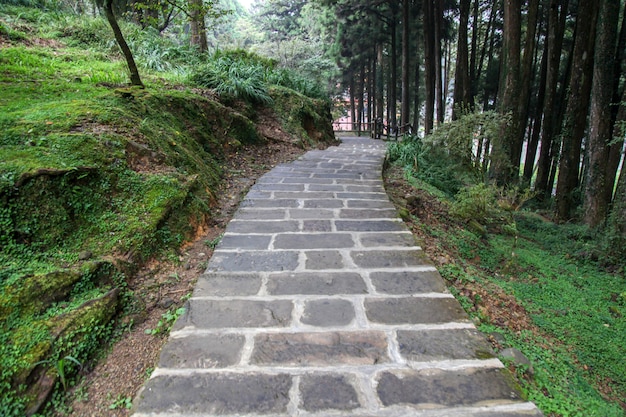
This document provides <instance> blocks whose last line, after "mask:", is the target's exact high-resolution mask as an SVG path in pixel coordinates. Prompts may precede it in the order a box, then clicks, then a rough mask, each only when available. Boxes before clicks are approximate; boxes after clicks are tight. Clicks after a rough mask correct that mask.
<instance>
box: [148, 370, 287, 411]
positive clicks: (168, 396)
mask: <svg viewBox="0 0 626 417" xmlns="http://www.w3.org/2000/svg"><path fill="white" fill-rule="evenodd" d="M291 384H292V378H291V377H290V376H289V375H286V374H280V375H262V374H261V375H258V374H246V375H242V374H232V375H202V374H195V375H189V376H169V377H165V376H160V377H156V378H152V379H150V380H149V381H148V382H147V383H146V385H145V387H144V389H143V391H142V392H141V393H140V400H141V401H139V404H138V406H137V408H136V411H138V412H142V413H153V412H160V413H168V412H169V413H174V414H175V413H180V412H181V411H182V410H185V412H187V413H201V414H202V415H210V414H213V415H220V414H244V413H259V414H272V413H282V412H286V411H287V405H288V404H289V390H290V389H291Z"/></svg>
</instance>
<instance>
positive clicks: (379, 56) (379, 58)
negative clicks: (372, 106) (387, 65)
mask: <svg viewBox="0 0 626 417" xmlns="http://www.w3.org/2000/svg"><path fill="white" fill-rule="evenodd" d="M376 64H377V65H376V66H377V70H376V117H377V118H380V119H383V118H384V117H385V100H384V94H385V93H384V87H385V77H384V75H383V74H384V72H383V44H382V43H379V44H377V45H376Z"/></svg>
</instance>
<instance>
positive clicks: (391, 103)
mask: <svg viewBox="0 0 626 417" xmlns="http://www.w3.org/2000/svg"><path fill="white" fill-rule="evenodd" d="M0 83H1V84H0V88H1V89H2V92H1V93H0V228H1V229H0V304H1V305H0V357H1V358H2V360H1V361H0V397H1V398H0V414H2V415H7V416H8V415H15V416H19V415H24V414H28V415H44V416H52V415H55V416H62V415H73V414H72V410H71V407H72V406H70V405H68V404H71V403H72V402H73V404H74V407H76V406H77V404H80V403H87V402H90V401H94V402H98V401H99V402H98V406H99V407H101V406H102V404H101V402H103V401H104V402H108V404H107V405H106V406H105V407H104V408H107V407H108V408H109V409H110V410H109V411H108V412H109V413H111V414H109V415H111V416H113V415H115V416H118V415H127V413H128V411H127V410H126V408H127V407H128V408H130V406H131V405H132V404H131V403H132V401H131V400H132V396H133V395H134V394H135V392H136V391H132V392H131V391H128V390H125V391H122V390H121V388H120V392H113V393H107V395H109V394H112V395H113V397H111V398H109V397H106V398H97V399H93V400H92V399H90V400H85V398H86V397H87V395H86V394H85V392H87V391H88V389H89V387H87V386H86V385H85V382H84V381H85V379H84V378H87V377H86V375H87V374H88V373H89V371H90V370H92V369H93V368H94V367H95V366H96V365H95V363H97V362H98V361H99V360H104V359H103V356H105V355H104V354H103V352H102V346H103V340H112V341H119V340H121V339H124V338H127V337H135V338H137V339H139V337H137V336H133V332H135V331H136V329H141V326H142V324H140V323H139V318H141V320H142V321H143V320H146V319H145V317H144V315H145V312H146V310H149V309H148V308H146V305H150V304H151V302H150V301H149V300H151V299H152V298H154V297H153V296H154V293H155V292H158V293H159V295H160V293H161V291H162V290H163V288H165V285H166V284H164V283H160V282H156V283H154V282H152V281H150V282H149V283H150V285H152V286H151V287H149V289H146V293H145V294H144V293H143V292H142V291H143V290H141V291H140V289H138V288H136V287H134V285H135V282H134V281H133V277H135V276H137V275H138V270H139V269H140V268H142V267H143V266H145V265H148V264H150V263H151V262H152V261H154V260H155V259H158V260H159V261H162V262H164V263H165V262H171V263H172V264H176V263H177V262H180V259H182V257H181V256H180V254H181V251H180V248H181V247H182V246H183V245H185V244H187V242H189V241H191V240H193V238H194V237H197V236H198V230H201V229H202V228H203V227H204V226H203V225H205V224H206V223H207V222H210V219H211V218H212V216H214V214H215V207H213V205H214V204H215V202H216V201H217V200H218V199H219V196H218V195H217V193H219V192H221V191H220V188H219V185H220V183H224V182H227V179H228V178H229V175H230V173H229V171H228V169H227V168H225V167H226V166H227V161H228V160H229V158H231V157H233V156H235V157H240V158H243V157H242V156H241V155H244V154H245V149H248V148H253V147H261V148H263V147H265V148H269V147H270V146H269V143H274V142H275V141H276V137H278V136H281V138H282V137H294V138H297V139H294V143H295V144H296V145H297V147H298V148H299V149H301V150H303V149H305V148H307V147H317V146H322V145H321V144H323V146H326V145H327V144H328V143H331V142H332V141H333V139H332V131H331V132H329V131H328V129H326V128H327V127H328V128H330V120H326V119H328V118H329V117H327V113H328V109H329V108H330V106H331V104H332V106H333V107H332V118H333V119H340V118H342V120H348V121H349V124H350V126H349V129H350V130H352V131H356V132H360V133H362V134H364V135H369V134H370V133H372V134H374V133H375V132H373V131H374V130H376V129H377V128H382V131H383V138H384V139H391V140H394V141H393V142H392V143H390V144H389V158H388V160H389V162H390V164H389V166H390V168H388V171H389V172H390V173H389V174H388V175H389V177H390V178H392V179H391V180H388V182H387V187H388V193H389V194H390V196H392V199H393V200H394V202H395V203H396V204H397V206H398V208H399V214H400V216H401V217H402V218H403V219H404V220H405V221H406V222H407V223H409V224H410V225H411V228H412V230H413V231H414V232H415V233H416V234H417V235H419V236H420V237H421V238H423V239H426V240H427V242H428V244H427V245H426V246H428V247H429V249H427V250H431V252H429V255H430V256H431V257H432V258H434V260H435V263H436V264H437V267H438V268H439V269H440V271H441V275H442V276H443V277H444V278H445V279H446V280H447V282H448V284H449V286H450V290H451V291H452V292H453V293H454V295H455V296H457V297H458V298H459V299H460V300H461V302H462V304H463V306H464V307H465V308H466V309H467V311H468V312H469V313H470V315H471V316H472V319H473V320H474V322H475V323H476V324H477V326H478V327H479V329H480V330H481V331H484V332H485V333H488V334H489V335H490V340H492V342H493V343H494V345H495V346H496V347H498V346H500V347H504V346H510V347H515V348H516V349H519V350H521V351H523V352H524V354H525V355H526V356H527V357H528V358H529V359H530V361H531V362H532V364H531V365H529V364H519V363H513V364H511V363H509V362H506V365H507V366H508V367H509V368H511V369H512V371H513V372H514V373H515V375H516V377H517V378H518V382H519V383H520V384H521V385H522V389H523V391H524V393H525V394H526V395H527V396H528V397H529V399H530V400H531V401H534V402H535V403H536V404H537V405H538V406H539V407H540V408H541V409H542V411H543V412H544V413H545V414H546V415H548V416H591V415H598V416H616V417H617V416H621V415H623V414H624V410H625V409H626V403H625V402H624V394H625V393H626V378H624V375H625V372H626V365H625V364H624V361H623V359H624V346H625V345H626V339H625V338H626V332H625V331H624V330H625V327H624V326H625V325H626V324H625V321H624V314H626V281H625V278H624V277H625V275H624V274H625V271H626V263H625V259H626V168H625V166H626V164H625V163H624V147H625V142H626V1H624V0H528V1H521V0H500V1H485V0H436V1H428V0H332V1H331V0H254V1H253V2H251V3H250V4H247V3H244V2H243V1H239V0H0ZM270 114H271V115H270ZM270 119H271V120H270ZM311 121H313V122H314V123H313V124H314V125H315V126H314V128H311ZM263 124H265V126H262V125H263ZM276 132H279V133H276ZM274 136H276V137H274ZM237 163H238V164H239V166H238V167H237V168H238V169H236V170H235V171H237V172H239V171H240V174H241V173H243V172H244V171H245V170H246V169H248V168H251V167H253V166H255V167H256V166H257V165H259V166H260V165H264V166H265V164H264V163H262V157H260V156H258V155H256V156H255V157H252V158H250V159H246V160H241V161H239V162H237ZM394 172H395V174H393V173H394ZM398 172H400V174H398ZM242 175H250V176H251V175H252V174H248V172H247V171H245V174H242ZM394 175H395V177H394ZM407 184H410V185H407ZM224 192H225V193H229V192H230V190H226V191H224ZM217 241H219V236H217V237H215V240H211V241H210V242H209V241H208V240H207V243H206V245H205V247H204V249H203V252H204V251H208V249H207V248H206V247H210V246H211V245H215V242H217ZM146 275H149V274H146ZM181 276H182V274H181ZM150 279H152V277H150ZM179 279H180V276H179V275H178V273H174V274H172V275H171V276H166V277H165V278H164V280H165V281H167V282H170V281H171V282H174V281H175V282H174V284H179V282H178V281H179ZM52 281H59V283H60V288H53V287H52V286H51V285H49V282H52ZM148 281H149V280H148ZM155 281H156V280H155ZM129 283H130V284H129ZM167 285H169V284H167ZM155 288H156V289H155ZM176 291H181V292H180V294H179V295H180V296H179V297H178V298H177V299H176V300H175V301H176V303H175V304H174V305H172V306H169V305H168V306H167V307H166V308H164V309H163V311H162V312H161V310H159V308H158V307H155V311H156V312H157V313H155V314H156V315H157V317H156V320H155V321H154V322H153V323H152V326H153V327H152V328H146V326H148V324H145V325H143V329H142V330H141V331H140V333H143V330H146V331H147V332H148V333H151V332H152V333H151V334H150V337H162V336H163V335H164V334H165V335H166V334H167V328H168V326H171V324H172V322H173V320H175V319H176V316H177V314H178V311H179V310H178V309H177V308H178V307H180V305H182V304H181V303H179V301H181V300H184V297H185V292H184V291H182V290H180V288H178V287H176ZM187 292H188V291H187ZM151 297H152V298H151ZM181 302H182V301H181ZM155 304H156V303H154V302H153V303H152V305H155ZM100 305H102V308H99V307H100ZM93 306H96V307H97V308H98V309H96V310H97V314H96V315H94V314H93V310H94V308H92V307H93ZM161 314H162V316H161ZM75 319H76V320H75ZM72 320H75V321H76V324H71V323H70V322H71V321H72ZM134 320H135V321H134ZM146 323H150V321H149V320H148V321H147V322H146ZM71 326H74V327H71ZM494 338H495V339H494ZM143 343H146V344H147V343H152V344H154V343H156V342H151V341H150V340H148V341H147V342H146V341H144V342H143ZM107 349H108V348H107ZM141 372H145V373H146V374H147V375H149V373H150V367H147V368H146V369H145V370H143V369H142V370H141ZM37 384H40V385H43V393H41V392H37V391H36V390H34V389H33V388H32V387H33V386H37ZM72 385H75V388H73V389H71V388H70V387H71V386H72ZM39 388H40V389H41V387H39ZM136 388H137V387H134V389H136ZM125 389H126V388H125ZM81 393H82V394H81ZM92 395H95V394H93V393H92ZM38 396H39V397H41V398H39V397H38ZM81 396H82V397H83V398H82V399H81ZM36 397H37V398H36ZM33 398H34V400H33ZM33 403H35V405H33ZM100 412H102V413H104V411H102V409H101V410H100ZM37 413H39V414H37ZM118 413H119V414H118ZM102 415H104V414H102Z"/></svg>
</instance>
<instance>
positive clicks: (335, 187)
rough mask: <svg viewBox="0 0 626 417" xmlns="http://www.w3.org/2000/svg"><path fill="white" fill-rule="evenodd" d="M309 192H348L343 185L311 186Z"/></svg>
mask: <svg viewBox="0 0 626 417" xmlns="http://www.w3.org/2000/svg"><path fill="white" fill-rule="evenodd" d="M308 191H332V192H344V191H346V189H345V187H344V186H343V185H332V184H311V185H309V188H308Z"/></svg>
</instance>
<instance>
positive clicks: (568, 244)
mask: <svg viewBox="0 0 626 417" xmlns="http://www.w3.org/2000/svg"><path fill="white" fill-rule="evenodd" d="M409 172H410V170H409ZM410 182H411V183H412V185H413V186H414V187H416V188H418V189H420V190H421V192H429V191H428V190H430V191H432V192H431V193H430V195H431V197H432V198H434V199H439V200H440V201H447V199H448V198H449V197H447V196H446V194H443V193H441V192H440V191H438V190H437V189H434V190H433V189H432V186H431V185H428V184H425V183H424V182H422V180H418V179H415V178H411V179H410ZM453 204H454V203H453ZM445 206H446V205H445V204H444V205H443V207H445ZM414 221H416V222H418V223H419V220H418V219H414ZM512 221H513V223H512V224H513V225H514V226H515V227H514V228H513V229H514V232H515V233H512V232H511V231H510V230H508V229H506V228H503V227H495V228H490V230H489V233H488V234H487V235H486V236H483V237H479V236H477V235H476V234H475V233H472V232H470V231H468V230H465V229H463V228H462V227H459V226H454V225H451V224H449V222H446V224H445V225H442V224H441V223H434V224H433V223H431V224H428V225H424V224H421V225H420V227H421V229H422V230H423V231H424V232H426V233H427V234H428V235H430V236H431V238H432V239H433V241H432V242H429V243H428V244H433V245H439V246H440V247H441V248H442V249H443V250H444V251H446V252H447V253H449V254H452V255H453V257H454V262H453V263H450V264H447V265H444V266H442V267H441V268H440V272H441V274H442V276H443V277H444V278H445V279H446V280H447V281H448V282H449V284H450V285H451V291H452V292H453V293H454V294H455V296H456V297H457V298H458V299H459V301H460V302H461V304H462V305H463V306H464V308H465V309H466V310H467V311H468V312H469V313H470V315H471V316H473V317H475V318H476V319H477V320H478V321H479V322H480V323H481V324H480V326H479V327H480V330H482V331H484V332H486V333H491V332H497V333H501V334H503V335H504V337H505V339H506V345H508V346H511V347H515V348H517V349H519V350H521V351H522V352H523V353H524V354H525V355H526V356H527V357H528V358H529V359H530V360H531V362H532V364H533V368H534V375H533V376H532V377H530V378H529V377H528V375H527V374H525V373H524V370H523V369H520V370H519V372H518V380H519V382H520V383H521V385H522V388H523V390H524V392H525V394H526V395H527V396H528V399H529V400H531V401H533V402H535V403H536V404H537V405H538V406H539V408H540V409H541V410H542V411H543V412H544V413H545V414H546V415H554V416H580V417H583V416H615V417H617V416H623V415H624V409H623V408H622V407H623V399H624V398H626V362H625V361H624V358H625V357H626V348H625V347H626V320H625V316H626V281H625V280H624V276H623V274H620V273H610V272H607V271H606V270H605V269H603V268H602V267H601V262H595V261H591V260H590V259H589V257H587V256H585V254H586V253H588V252H592V251H595V250H597V249H596V248H597V247H598V241H597V239H598V237H597V236H596V235H595V234H594V233H591V232H590V231H589V230H588V229H586V228H584V227H581V226H578V225H574V224H568V225H556V224H554V223H551V222H549V221H547V220H545V219H544V218H542V217H540V216H538V215H536V214H534V213H531V212H525V211H517V212H514V215H513V217H512ZM516 236H517V239H516ZM455 286H456V288H455ZM476 287H481V288H483V290H484V291H487V292H490V291H491V290H490V289H494V288H498V289H499V290H502V291H504V293H505V294H508V295H511V296H513V297H514V299H515V300H516V302H517V303H518V304H519V305H521V306H522V307H523V308H524V309H525V311H526V312H527V313H528V315H529V317H530V319H531V321H532V324H533V326H534V327H533V328H532V329H529V330H523V331H521V332H516V331H513V330H511V329H510V328H508V327H506V326H505V325H503V324H502V323H500V325H496V324H493V323H490V322H489V317H487V316H486V315H485V314H484V311H483V309H482V308H481V305H482V303H483V300H481V299H480V297H476V296H472V297H471V298H470V297H468V296H467V293H468V291H464V290H463V289H464V288H476ZM469 292H470V293H471V291H469ZM620 404H621V405H620Z"/></svg>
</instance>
